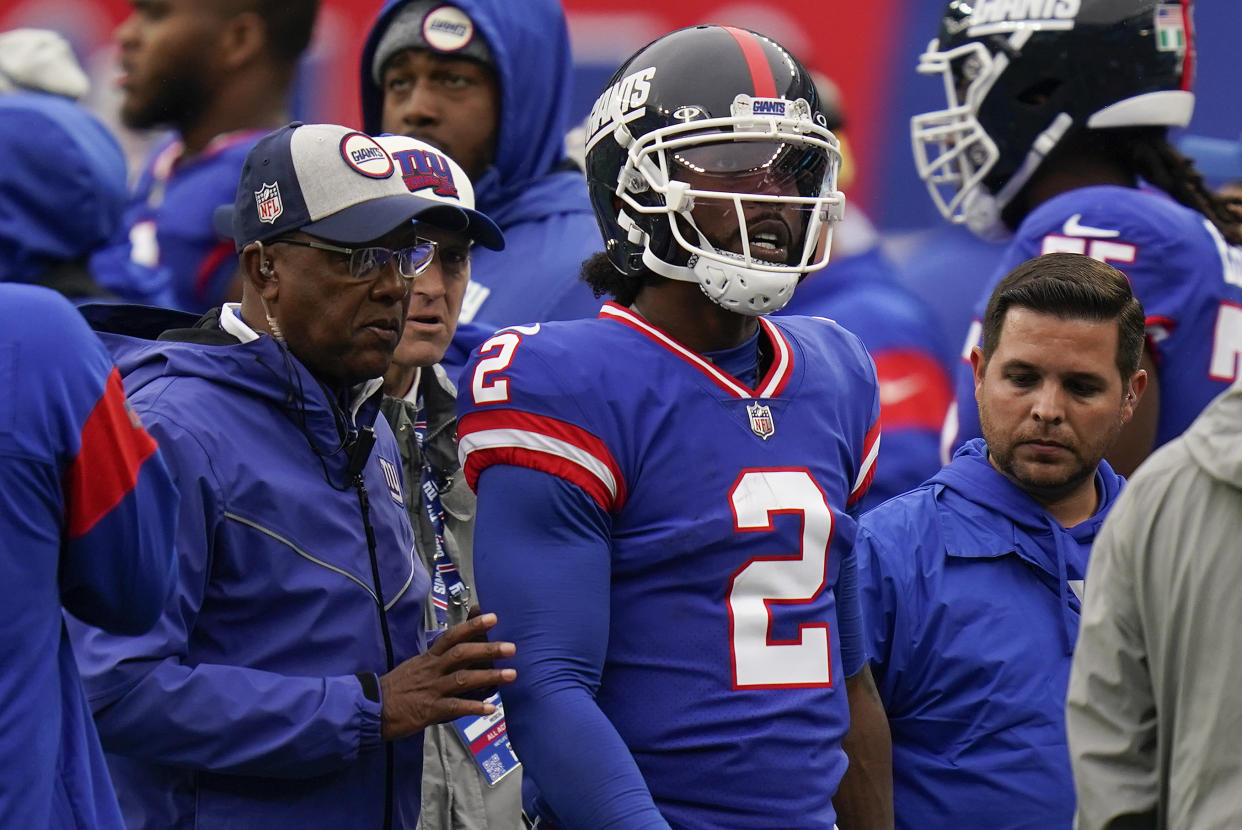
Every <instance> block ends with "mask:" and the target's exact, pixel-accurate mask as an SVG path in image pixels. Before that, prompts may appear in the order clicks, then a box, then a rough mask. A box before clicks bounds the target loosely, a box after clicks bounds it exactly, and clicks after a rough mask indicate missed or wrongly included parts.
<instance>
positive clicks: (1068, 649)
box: [856, 439, 1123, 830]
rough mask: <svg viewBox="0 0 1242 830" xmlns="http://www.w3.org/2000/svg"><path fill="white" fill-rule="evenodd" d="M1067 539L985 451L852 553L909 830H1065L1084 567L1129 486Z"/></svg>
mask: <svg viewBox="0 0 1242 830" xmlns="http://www.w3.org/2000/svg"><path fill="white" fill-rule="evenodd" d="M1122 483H1123V481H1122V479H1121V477H1120V476H1118V475H1117V474H1116V473H1114V472H1113V470H1112V468H1111V467H1109V466H1108V463H1107V462H1101V463H1100V467H1099V470H1098V471H1097V473H1096V476H1095V484H1096V491H1097V493H1098V494H1099V496H1100V505H1099V508H1098V509H1097V511H1096V513H1095V515H1094V516H1092V517H1091V518H1090V519H1088V520H1087V521H1085V522H1083V523H1081V524H1079V525H1077V526H1075V527H1073V528H1070V529H1068V530H1067V529H1064V528H1062V527H1061V526H1060V525H1059V524H1058V523H1057V522H1056V521H1055V520H1053V519H1052V518H1050V517H1049V516H1048V514H1047V513H1045V512H1044V510H1043V509H1042V508H1040V507H1039V505H1038V504H1036V502H1035V501H1034V500H1032V499H1031V497H1030V496H1028V495H1026V493H1024V492H1023V491H1022V490H1021V489H1019V488H1018V487H1017V486H1016V485H1015V484H1013V483H1011V482H1010V481H1009V480H1008V479H1006V478H1005V477H1004V476H1003V475H1001V474H1000V473H999V472H997V471H996V470H995V469H994V468H993V467H992V466H991V464H989V463H988V460H987V448H986V446H985V445H984V443H983V440H982V439H976V440H973V441H970V442H968V443H967V444H966V445H964V446H963V447H962V448H961V449H960V450H958V452H957V454H956V455H955V456H954V458H953V461H952V462H951V463H950V464H949V465H948V466H946V467H945V468H944V469H942V470H941V471H940V472H939V473H937V474H936V475H935V476H934V477H932V478H931V479H930V480H929V481H928V482H927V483H926V484H925V485H923V486H922V487H919V488H918V489H916V490H912V491H911V492H909V493H906V494H905V495H903V496H899V497H897V498H895V499H892V500H890V501H888V502H885V503H884V504H882V505H880V506H879V507H877V508H876V509H875V510H873V511H871V512H870V513H867V514H865V515H864V516H863V517H862V519H861V521H860V523H859V531H858V540H857V542H856V552H857V556H858V568H859V574H858V575H859V588H860V592H859V593H860V597H861V600H862V606H863V614H864V617H865V618H866V626H865V628H866V632H867V639H868V643H867V645H868V651H869V653H870V655H871V658H872V661H873V662H872V671H873V673H874V675H875V679H876V684H877V686H878V687H879V690H880V696H881V698H883V700H884V708H885V710H886V711H887V712H888V718H889V725H890V728H891V730H892V738H893V800H894V806H895V809H896V814H897V827H898V828H910V830H914V828H918V830H939V828H944V829H945V830H950V828H952V830H959V828H963V827H979V828H984V827H986V828H988V830H1018V828H1022V829H1023V830H1028V829H1029V830H1036V828H1039V830H1048V829H1049V828H1065V830H1069V827H1070V826H1071V823H1072V821H1073V817H1074V784H1073V779H1072V777H1071V775H1070V762H1069V749H1068V746H1067V744H1066V738H1065V690H1066V685H1067V683H1068V680H1069V669H1070V657H1071V653H1072V649H1073V644H1074V642H1075V640H1076V639H1077V635H1078V617H1079V611H1080V602H1079V596H1080V594H1081V580H1082V579H1083V576H1084V574H1085V572H1086V567H1087V555H1088V553H1089V551H1090V549H1091V543H1092V541H1094V539H1095V535H1096V533H1097V532H1098V530H1099V528H1100V525H1101V524H1103V521H1104V517H1105V516H1106V515H1107V513H1108V511H1109V510H1110V509H1111V508H1112V506H1113V504H1114V503H1115V501H1116V498H1117V495H1118V493H1119V492H1120V490H1121V487H1122Z"/></svg>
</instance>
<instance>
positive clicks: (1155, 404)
mask: <svg viewBox="0 0 1242 830" xmlns="http://www.w3.org/2000/svg"><path fill="white" fill-rule="evenodd" d="M1139 368H1140V369H1144V370H1146V372H1147V388H1146V389H1145V390H1144V391H1143V394H1142V396H1141V397H1140V398H1139V401H1138V405H1137V406H1135V407H1134V415H1133V417H1131V418H1130V421H1129V423H1127V424H1126V425H1125V426H1124V427H1122V428H1121V435H1120V436H1119V437H1118V438H1117V443H1116V444H1114V445H1113V448H1112V449H1111V450H1109V452H1108V463H1109V464H1111V465H1112V468H1113V469H1114V470H1116V471H1117V472H1118V473H1120V474H1121V475H1123V476H1130V475H1132V474H1133V473H1134V471H1135V470H1136V469H1138V466H1139V464H1141V463H1143V461H1144V460H1145V459H1146V458H1147V456H1149V455H1151V451H1152V450H1153V449H1155V446H1156V427H1157V426H1158V425H1159V421H1160V372H1159V370H1158V369H1157V368H1156V362H1155V360H1153V359H1152V355H1151V349H1150V347H1147V348H1144V349H1143V359H1142V360H1141V361H1140V362H1139Z"/></svg>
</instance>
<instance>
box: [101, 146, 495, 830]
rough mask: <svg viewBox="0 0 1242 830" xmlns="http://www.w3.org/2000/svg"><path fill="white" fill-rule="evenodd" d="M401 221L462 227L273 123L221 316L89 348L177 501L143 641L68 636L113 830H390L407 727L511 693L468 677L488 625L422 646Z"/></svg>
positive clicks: (248, 196) (247, 171) (410, 730)
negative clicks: (405, 462)
mask: <svg viewBox="0 0 1242 830" xmlns="http://www.w3.org/2000/svg"><path fill="white" fill-rule="evenodd" d="M414 218H417V219H418V223H417V224H414V223H411V222H410V220H411V219H414ZM422 223H430V224H447V226H449V227H455V228H467V227H468V226H469V220H468V218H467V217H466V215H465V214H463V213H462V211H460V210H459V209H457V208H456V207H453V206H448V205H444V204H441V203H439V202H431V201H427V200H424V199H421V198H419V197H418V196H416V195H414V194H412V193H410V192H409V191H408V190H407V189H406V186H405V184H404V183H403V180H402V177H401V175H400V174H398V173H397V171H396V165H395V164H394V161H393V158H392V157H391V156H390V155H389V154H388V153H387V152H385V151H384V149H383V148H382V147H380V146H379V145H378V144H377V143H376V142H375V140H374V139H373V138H371V137H369V136H366V135H363V134H362V133H358V132H354V131H351V130H349V129H346V128H345V127H338V126H335V125H326V124H313V125H299V124H292V125H290V126H288V127H284V128H282V129H280V130H277V131H275V132H273V133H271V134H269V135H267V136H266V137H264V138H263V139H261V140H260V141H259V142H258V144H256V145H255V147H254V149H252V150H251V152H250V155H249V156H248V157H247V160H246V163H245V165H244V167H243V170H242V177H241V183H240V185H239V187H238V190H237V198H236V201H235V203H234V205H233V208H232V235H233V238H234V240H235V242H236V244H237V247H238V249H239V250H240V252H241V264H242V268H243V269H244V272H245V275H246V283H245V288H244V294H243V299H242V302H241V303H240V304H225V305H224V306H223V307H221V308H219V309H217V310H215V311H212V312H210V313H209V314H208V315H207V316H205V317H203V318H202V319H200V320H198V321H197V322H195V321H194V318H193V317H190V318H189V321H188V326H189V327H187V328H180V329H176V328H174V329H172V330H169V327H168V325H167V323H161V322H160V321H154V322H152V323H150V324H149V325H147V326H146V328H147V333H148V334H150V335H154V334H156V333H159V332H161V331H162V334H159V340H158V341H154V342H153V341H151V340H144V339H137V338H134V337H119V336H115V335H112V336H109V343H110V345H112V346H113V349H114V353H115V354H116V355H117V356H118V360H119V363H120V365H121V368H122V371H123V372H124V373H125V375H126V383H127V385H128V387H129V389H130V393H131V400H132V402H133V405H134V407H135V409H137V410H138V411H139V412H141V413H142V414H143V416H144V417H145V418H147V419H148V420H149V422H150V424H151V429H152V432H153V434H155V435H156V436H157V437H158V438H159V440H160V441H161V443H162V444H164V445H165V446H166V447H167V458H168V463H169V466H170V468H171V469H172V471H173V475H174V477H175V479H176V481H177V483H178V485H179V486H180V489H181V494H182V502H181V505H182V506H181V514H180V519H181V531H180V533H179V535H178V537H177V549H178V565H179V570H178V580H177V585H176V588H175V590H174V592H173V595H172V596H171V597H170V599H169V601H168V603H167V605H166V607H165V609H164V613H163V616H162V617H161V619H160V621H159V622H158V623H157V624H156V627H155V628H154V629H153V631H152V632H151V633H149V634H147V635H145V636H142V637H136V638H127V639H122V638H115V637H109V636H106V635H103V634H101V633H100V632H96V631H81V632H79V636H78V643H79V644H80V645H81V653H80V661H81V665H82V667H83V674H84V678H85V681H86V684H87V687H88V692H89V694H90V702H91V705H92V708H93V710H94V712H95V717H96V723H97V724H98V725H99V729H100V733H101V736H102V738H103V742H104V748H105V750H107V751H108V752H109V753H110V759H109V760H110V765H111V771H112V774H113V778H114V780H115V782H116V785H117V789H118V795H119V797H120V800H121V806H122V809H123V811H124V813H125V815H126V820H127V822H128V823H129V826H130V828H131V830H133V828H161V829H162V828H183V827H184V828H191V827H206V826H217V827H218V826H224V825H225V824H227V826H229V827H234V828H262V830H272V828H275V827H293V826H333V827H351V828H375V830H380V828H384V830H388V828H405V829H406V830H409V829H411V828H414V827H415V824H416V821H417V818H418V804H419V791H418V790H419V788H418V782H419V778H420V774H421V768H422V739H421V732H422V729H423V728H424V727H426V726H427V725H428V724H430V723H435V722H438V721H441V720H448V719H452V718H457V717H461V716H463V715H470V714H473V715H487V714H491V713H492V711H493V710H494V707H493V706H492V705H491V704H488V703H484V702H482V701H480V700H476V699H470V698H468V697H466V696H467V695H472V694H474V693H475V692H477V691H479V690H481V689H485V688H490V687H493V686H496V685H498V684H500V683H503V682H507V681H508V680H509V679H511V678H512V673H511V672H501V671H499V670H494V669H491V668H490V666H489V665H488V661H489V660H490V659H491V658H492V657H495V656H500V655H504V654H508V653H511V652H512V646H511V645H508V644H504V643H492V644H487V643H484V642H474V640H476V639H481V638H482V635H483V634H484V632H485V631H486V630H487V629H488V628H490V627H491V626H492V625H493V624H494V623H495V617H494V616H493V615H483V616H478V617H475V618H473V619H472V620H470V621H469V622H466V623H463V624H462V625H459V626H455V627H453V628H450V629H449V630H448V631H446V632H444V633H443V634H442V635H441V636H440V637H439V638H438V639H437V640H436V641H435V642H434V643H433V644H431V645H430V647H428V645H427V643H426V638H425V631H424V627H423V605H424V602H425V598H426V596H427V591H428V586H429V579H428V576H427V573H426V571H425V569H424V568H423V566H422V564H421V562H420V561H419V559H418V557H417V556H416V555H415V554H414V540H413V536H412V533H411V530H410V524H409V520H408V519H407V517H406V512H405V499H406V494H405V492H404V489H403V486H402V480H401V476H400V473H399V465H400V455H399V453H398V450H397V446H396V442H395V441H394V439H393V436H392V432H391V430H389V428H388V425H387V423H386V422H385V421H384V420H383V419H382V418H377V417H376V416H377V414H378V411H379V402H380V394H379V390H380V386H381V385H382V379H381V376H382V375H383V374H384V372H385V371H386V370H387V368H388V365H389V362H390V361H391V359H392V351H393V348H394V347H395V346H396V345H397V341H398V339H399V338H400V335H401V330H402V326H403V323H404V321H405V315H406V309H407V307H408V304H409V297H410V283H411V280H412V279H413V278H414V277H416V276H417V275H418V274H419V273H420V272H421V271H422V270H423V269H425V268H426V267H427V266H428V265H429V263H430V261H431V258H432V256H433V255H434V253H435V245H433V244H432V243H431V242H430V241H429V240H427V239H425V238H423V237H422V236H421V235H420V233H419V228H420V226H421V224H422ZM162 313H163V314H167V312H162ZM121 314H122V313H121V312H116V315H117V316H121ZM178 316H182V315H178ZM133 322H134V321H133V320H131V321H130V323H131V325H130V331H131V332H137V331H138V330H137V328H136V327H135V326H134V325H132V324H133Z"/></svg>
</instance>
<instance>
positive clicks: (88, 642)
mask: <svg viewBox="0 0 1242 830" xmlns="http://www.w3.org/2000/svg"><path fill="white" fill-rule="evenodd" d="M144 418H145V420H146V422H147V427H148V429H149V430H150V432H151V434H152V435H153V436H154V437H155V438H156V440H158V441H159V444H160V447H161V451H162V452H163V453H164V454H165V458H166V461H167V463H168V466H169V468H170V469H173V470H175V471H176V474H177V482H178V485H179V487H180V491H181V503H180V510H179V515H178V531H177V537H176V538H177V557H176V567H175V570H176V574H175V583H174V585H173V589H172V591H171V595H170V596H168V597H167V598H166V599H165V600H164V604H163V608H162V611H161V613H160V616H159V619H158V620H157V621H156V623H155V626H154V627H153V628H151V630H150V631H148V632H146V633H145V634H141V635H139V636H135V637H118V636H113V635H111V634H107V633H105V632H103V631H101V630H99V629H96V628H90V627H88V626H85V625H83V624H82V623H80V622H77V621H76V620H68V625H69V631H70V635H71V637H72V638H73V648H74V654H75V656H76V657H77V660H78V666H79V670H80V672H81V675H82V681H83V685H84V687H85V689H86V692H87V698H88V701H89V703H90V706H91V710H92V712H93V713H94V715H95V724H96V726H97V727H98V729H99V736H100V740H101V741H102V743H103V746H104V749H105V750H107V751H108V752H113V753H116V754H118V755H124V756H127V757H130V758H135V759H139V760H143V761H148V762H151V763H156V764H166V765H171V766H180V767H185V768H188V769H197V770H212V771H215V772H227V773H236V774H242V775H263V776H269V777H282V778H283V777H287V778H300V777H308V776H312V775H318V774H322V773H324V772H328V771H331V770H334V769H338V768H340V767H342V766H344V765H346V764H348V763H350V762H351V761H352V760H353V759H355V758H356V757H357V756H358V753H359V751H360V750H361V749H364V748H366V747H369V746H377V745H379V744H380V742H381V734H380V703H379V701H378V700H371V699H370V698H368V696H367V695H366V694H365V691H364V687H363V683H362V682H361V680H360V679H359V678H358V677H357V676H355V675H343V676H330V677H289V676H285V675H281V674H276V673H274V672H267V671H260V670H257V669H251V668H245V667H241V666H232V665H220V664H212V663H191V662H190V661H189V660H188V655H189V650H190V649H189V639H190V632H192V631H193V630H194V627H195V624H196V622H197V618H198V612H199V609H200V608H201V607H202V604H203V598H204V594H205V592H206V587H207V584H208V582H209V580H210V573H211V568H212V556H213V542H214V540H215V538H216V537H217V535H218V534H220V533H221V532H222V530H221V522H222V521H224V520H223V519H222V513H223V507H222V506H221V501H220V497H219V493H220V488H219V485H218V484H217V482H216V480H215V477H214V473H213V471H212V467H211V464H210V460H209V455H208V453H207V451H206V450H205V449H204V448H203V447H202V445H200V444H199V443H198V441H197V440H196V438H195V437H194V436H193V435H190V434H189V433H188V432H186V431H185V430H184V429H182V428H181V427H179V426H177V425H176V424H175V423H170V421H169V420H167V419H162V418H160V417H158V416H154V415H151V414H146V413H144Z"/></svg>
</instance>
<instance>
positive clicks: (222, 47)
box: [216, 11, 268, 69]
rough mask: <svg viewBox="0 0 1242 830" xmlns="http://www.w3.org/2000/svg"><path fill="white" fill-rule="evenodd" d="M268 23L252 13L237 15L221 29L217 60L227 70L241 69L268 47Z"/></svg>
mask: <svg viewBox="0 0 1242 830" xmlns="http://www.w3.org/2000/svg"><path fill="white" fill-rule="evenodd" d="M267 42H268V32H267V23H266V22H265V21H264V20H263V18H262V17H260V16H259V15H258V14H256V13H255V12H252V11H247V12H242V13H241V14H235V15H233V16H232V17H230V18H229V19H228V20H226V21H225V22H224V24H223V25H222V26H221V27H220V35H219V39H218V40H217V53H216V60H218V61H219V63H220V65H221V66H223V67H225V68H227V69H240V68H242V67H245V66H247V65H248V64H250V63H251V62H253V61H254V60H255V58H256V56H258V55H260V54H261V53H262V52H263V51H264V50H265V49H267V47H268V43H267Z"/></svg>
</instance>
